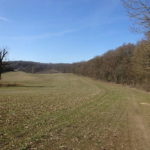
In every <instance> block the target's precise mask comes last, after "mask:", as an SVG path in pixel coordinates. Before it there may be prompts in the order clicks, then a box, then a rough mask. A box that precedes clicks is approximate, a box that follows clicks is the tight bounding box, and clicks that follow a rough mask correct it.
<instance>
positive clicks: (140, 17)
mask: <svg viewBox="0 0 150 150" xmlns="http://www.w3.org/2000/svg"><path fill="white" fill-rule="evenodd" d="M122 1H123V4H124V6H125V8H126V9H127V12H128V14H129V17H131V18H132V19H134V20H135V23H136V24H137V25H139V26H140V27H141V28H140V31H143V32H145V33H148V32H150V0H122ZM138 30H139V28H138Z"/></svg>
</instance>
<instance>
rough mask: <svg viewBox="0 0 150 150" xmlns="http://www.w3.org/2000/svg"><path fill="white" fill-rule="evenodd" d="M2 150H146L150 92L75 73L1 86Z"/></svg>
mask: <svg viewBox="0 0 150 150" xmlns="http://www.w3.org/2000/svg"><path fill="white" fill-rule="evenodd" d="M0 85H1V87H0V149H1V150H149V149H150V93H148V92H145V91H141V90H137V89H134V88H129V87H127V86H122V85H117V84H113V83H105V82H102V81H98V80H92V79H90V78H87V77H82V76H77V75H74V74H29V73H24V72H10V73H5V74H3V79H2V80H1V81H0Z"/></svg>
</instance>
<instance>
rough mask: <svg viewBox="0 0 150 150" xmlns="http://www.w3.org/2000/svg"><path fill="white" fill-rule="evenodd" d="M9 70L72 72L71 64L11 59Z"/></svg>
mask: <svg viewBox="0 0 150 150" xmlns="http://www.w3.org/2000/svg"><path fill="white" fill-rule="evenodd" d="M8 63H9V69H8V68H6V69H5V70H6V71H7V70H8V71H10V70H11V71H12V70H13V71H24V72H29V73H59V72H62V73H66V72H71V64H63V63H59V64H53V63H39V62H32V61H9V62H8Z"/></svg>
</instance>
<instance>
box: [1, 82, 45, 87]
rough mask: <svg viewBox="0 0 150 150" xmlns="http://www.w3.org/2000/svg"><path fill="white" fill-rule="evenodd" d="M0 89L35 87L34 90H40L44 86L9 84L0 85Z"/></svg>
mask: <svg viewBox="0 0 150 150" xmlns="http://www.w3.org/2000/svg"><path fill="white" fill-rule="evenodd" d="M0 87H29V88H30V87H35V88H40V87H45V86H38V85H37V86H35V85H30V86H29V85H22V84H13V83H12V84H11V83H7V84H6V83H0Z"/></svg>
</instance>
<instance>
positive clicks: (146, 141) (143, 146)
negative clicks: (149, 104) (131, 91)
mask: <svg viewBox="0 0 150 150" xmlns="http://www.w3.org/2000/svg"><path fill="white" fill-rule="evenodd" d="M140 104H141V103H138V101H137V100H136V98H135V97H134V96H132V100H131V99H130V101H129V111H128V114H129V115H128V117H129V118H128V119H129V137H130V149H131V150H150V131H149V127H148V124H147V122H146V120H145V119H144V116H143V114H142V110H141V108H140ZM144 104H145V103H144Z"/></svg>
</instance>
